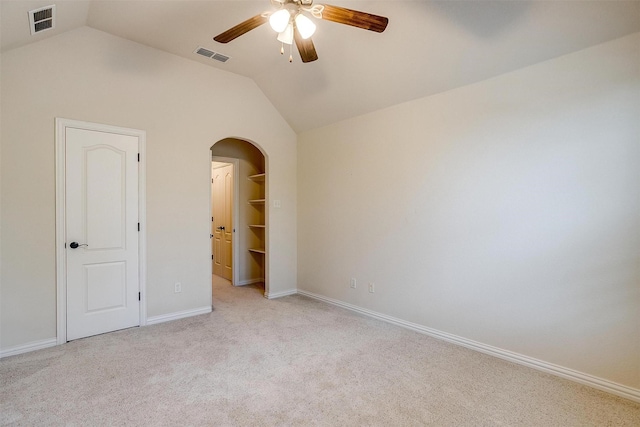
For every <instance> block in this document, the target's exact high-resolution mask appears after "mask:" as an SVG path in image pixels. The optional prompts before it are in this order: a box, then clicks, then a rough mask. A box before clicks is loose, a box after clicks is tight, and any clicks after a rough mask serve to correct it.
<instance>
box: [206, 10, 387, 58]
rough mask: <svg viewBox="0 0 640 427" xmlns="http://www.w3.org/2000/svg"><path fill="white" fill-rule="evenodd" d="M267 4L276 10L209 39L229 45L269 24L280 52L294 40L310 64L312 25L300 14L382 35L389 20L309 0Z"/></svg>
mask: <svg viewBox="0 0 640 427" xmlns="http://www.w3.org/2000/svg"><path fill="white" fill-rule="evenodd" d="M271 4H273V5H275V6H276V7H277V8H278V10H276V11H268V12H264V13H261V14H260V15H256V16H254V17H252V18H249V19H247V20H246V21H243V22H241V23H239V24H238V25H236V26H235V27H232V28H230V29H228V30H227V31H225V32H223V33H221V34H218V35H217V36H215V37H214V38H213V39H214V40H215V41H217V42H219V43H229V42H230V41H231V40H234V39H236V38H237V37H240V36H241V35H243V34H245V33H248V32H249V31H251V30H253V29H254V28H257V27H259V26H260V25H262V24H264V23H265V22H267V21H269V24H270V25H271V27H272V28H273V29H274V30H275V31H276V32H277V33H278V41H280V42H282V47H281V49H280V53H284V45H285V44H288V45H290V46H291V45H292V44H293V41H294V40H295V43H296V46H297V48H298V52H300V57H301V58H302V62H312V61H315V60H316V59H318V54H317V53H316V48H315V46H314V45H313V41H312V40H311V36H312V35H313V33H314V32H315V29H316V25H315V24H314V23H313V21H312V20H311V19H309V18H308V17H307V16H306V15H305V14H304V13H303V12H307V13H309V14H311V15H312V16H313V17H314V18H317V19H323V20H325V21H332V22H337V23H339V24H346V25H351V26H353V27H357V28H362V29H365V30H369V31H375V32H377V33H381V32H383V31H384V30H385V28H387V24H388V23H389V19H388V18H385V17H384V16H378V15H372V14H370V13H366V12H359V11H357V10H352V9H346V8H344V7H338V6H331V5H328V4H324V5H322V4H318V5H314V4H313V0H271ZM292 60H293V57H292V56H291V54H290V55H289V62H291V61H292Z"/></svg>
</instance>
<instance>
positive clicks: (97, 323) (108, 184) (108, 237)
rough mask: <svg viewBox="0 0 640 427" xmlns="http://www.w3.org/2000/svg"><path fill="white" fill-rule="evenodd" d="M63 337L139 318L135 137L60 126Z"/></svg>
mask: <svg viewBox="0 0 640 427" xmlns="http://www.w3.org/2000/svg"><path fill="white" fill-rule="evenodd" d="M65 170H66V176H65V180H66V184H65V200H66V202H65V212H66V224H65V228H66V249H65V250H66V263H67V265H66V271H67V277H66V282H67V283H66V284H67V340H73V339H77V338H82V337H87V336H90V335H96V334H101V333H104V332H109V331H115V330H118V329H123V328H128V327H132V326H138V325H139V324H140V300H139V278H138V270H139V260H138V137H136V136H131V135H121V134H118V133H111V132H103V131H95V130H86V129H75V128H71V127H67V128H66V131H65Z"/></svg>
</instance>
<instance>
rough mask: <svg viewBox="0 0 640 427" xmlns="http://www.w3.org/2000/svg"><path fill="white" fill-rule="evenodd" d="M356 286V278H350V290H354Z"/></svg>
mask: <svg viewBox="0 0 640 427" xmlns="http://www.w3.org/2000/svg"><path fill="white" fill-rule="evenodd" d="M356 286H357V284H356V278H355V277H352V278H351V289H355V288H356Z"/></svg>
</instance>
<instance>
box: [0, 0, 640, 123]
mask: <svg viewBox="0 0 640 427" xmlns="http://www.w3.org/2000/svg"><path fill="white" fill-rule="evenodd" d="M322 2H323V0H317V3H322ZM328 3H329V4H332V5H336V6H342V7H347V8H351V9H356V10H360V11H366V12H369V13H373V14H376V15H382V16H386V17H388V18H389V25H388V27H387V30H386V31H385V32H384V33H381V34H378V33H374V32H370V31H365V30H361V29H357V28H354V27H349V26H345V25H340V24H336V23H333V22H329V21H321V20H316V21H315V22H316V23H317V31H316V34H315V35H314V36H313V41H314V44H315V47H316V50H317V52H318V56H319V60H318V61H315V62H311V63H307V64H303V63H301V61H300V57H299V55H298V54H297V52H296V51H295V47H294V54H293V56H294V61H293V63H289V62H288V55H287V54H286V55H284V56H281V55H280V43H279V42H277V41H276V39H275V38H276V34H275V32H274V31H273V30H272V29H271V28H270V27H269V25H268V24H267V25H262V26H261V27H259V28H257V29H255V30H253V31H251V32H249V33H247V34H245V35H243V36H242V37H239V38H238V39H236V40H234V41H232V42H230V43H228V44H220V43H217V42H215V41H214V40H213V37H214V36H216V35H217V34H219V33H221V32H223V31H224V30H227V29H228V28H230V27H232V26H234V25H236V24H238V23H240V22H241V21H243V20H245V19H248V18H250V17H252V16H255V15H257V14H260V13H261V12H264V11H268V10H273V9H274V6H272V5H271V3H270V1H269V0H258V1H203V0H195V1H192V0H173V1H170V0H163V1H152V0H144V1H139V0H137V1H134V0H123V1H113V0H107V1H102V0H89V1H72V0H57V1H56V0H48V1H42V0H1V3H0V5H1V9H0V29H1V49H2V52H5V51H8V50H10V49H13V48H16V47H19V46H23V45H25V44H28V43H33V42H36V41H38V40H40V39H42V38H46V37H51V36H54V35H56V34H59V33H62V32H65V31H69V30H71V29H74V28H77V27H81V26H89V27H92V28H95V29H97V30H101V31H105V32H107V33H110V34H113V35H116V36H118V37H122V38H125V39H128V40H132V41H134V42H138V43H142V44H144V45H147V46H151V47H153V48H156V49H160V50H163V51H166V52H169V53H172V54H175V55H179V56H182V57H184V58H187V59H189V60H192V61H198V62H201V63H203V64H206V65H208V66H211V67H215V68H219V69H221V70H226V71H229V72H231V73H236V74H240V75H243V76H247V77H249V78H251V79H253V80H254V81H255V82H256V84H257V85H258V86H259V87H260V88H261V89H262V91H263V92H264V93H265V95H266V96H267V97H268V98H269V99H270V101H271V102H272V103H273V105H274V106H275V107H276V108H277V109H278V110H279V111H280V113H281V114H282V116H283V117H284V118H285V119H286V120H287V121H288V123H289V124H290V125H291V127H292V128H293V129H294V130H295V131H298V132H300V131H305V130H309V129H313V128H316V127H319V126H323V125H326V124H329V123H333V122H337V121H340V120H344V119H347V118H350V117H354V116H358V115H361V114H365V113H367V112H370V111H374V110H377V109H380V108H385V107H389V106H391V105H394V104H398V103H401V102H404V101H408V100H411V99H415V98H420V97H424V96H427V95H432V94H436V93H439V92H443V91H447V90H451V89H454V88H456V87H460V86H464V85H467V84H470V83H474V82H478V81H481V80H485V79H488V78H491V77H494V76H497V75H500V74H503V73H506V72H509V71H513V70H516V69H519V68H522V67H526V66H528V65H532V64H535V63H538V62H541V61H545V60H548V59H551V58H554V57H557V56H560V55H563V54H566V53H570V52H573V51H577V50H580V49H584V48H586V47H589V46H592V45H595V44H599V43H602V42H605V41H608V40H612V39H615V38H618V37H622V36H624V35H627V34H631V33H634V32H638V31H640V1H616V0H614V1H610V0H607V1H579V0H578V1H484V0H470V1H452V0H446V1H402V0H387V1H368V0H367V1H365V0H363V1H343V0H328ZM50 4H56V28H55V29H53V30H50V31H45V32H43V33H40V34H36V35H35V36H32V35H30V31H29V20H28V11H29V10H32V9H35V8H38V7H42V6H47V5H50ZM199 46H201V47H205V48H207V49H210V50H212V51H216V52H220V53H222V54H224V55H227V56H230V57H231V59H230V60H229V61H227V62H226V63H221V62H217V61H214V60H211V59H207V58H204V57H202V56H199V55H197V54H195V53H194V51H195V50H196V48H197V47H199Z"/></svg>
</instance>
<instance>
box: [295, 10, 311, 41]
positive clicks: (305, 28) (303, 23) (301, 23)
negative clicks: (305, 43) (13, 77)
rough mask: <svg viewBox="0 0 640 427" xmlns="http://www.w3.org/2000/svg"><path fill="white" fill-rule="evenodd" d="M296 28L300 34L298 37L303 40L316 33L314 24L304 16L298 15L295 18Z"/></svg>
mask: <svg viewBox="0 0 640 427" xmlns="http://www.w3.org/2000/svg"><path fill="white" fill-rule="evenodd" d="M296 28H297V29H298V31H299V32H300V37H302V38H303V39H304V40H306V39H308V38H309V37H311V36H312V35H313V33H315V32H316V24H314V23H313V21H311V19H309V18H307V17H306V16H304V15H303V14H302V13H299V14H298V15H297V16H296Z"/></svg>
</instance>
